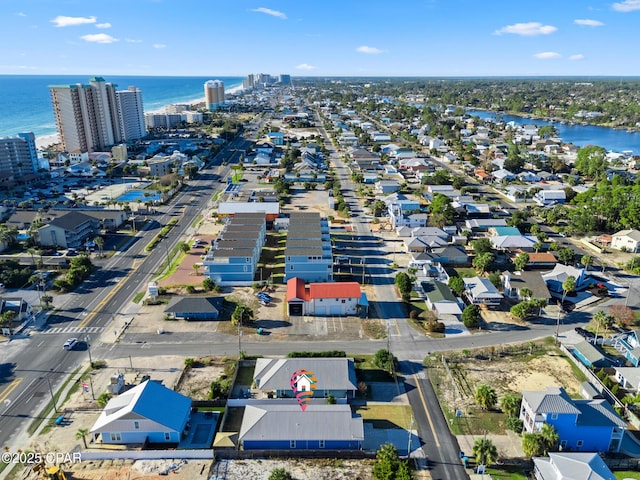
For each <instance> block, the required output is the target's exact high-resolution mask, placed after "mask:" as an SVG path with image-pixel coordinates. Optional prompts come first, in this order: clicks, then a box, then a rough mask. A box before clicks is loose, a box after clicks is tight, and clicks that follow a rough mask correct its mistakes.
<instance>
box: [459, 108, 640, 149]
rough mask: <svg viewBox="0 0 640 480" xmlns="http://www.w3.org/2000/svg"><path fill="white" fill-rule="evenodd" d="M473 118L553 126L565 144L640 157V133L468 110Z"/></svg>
mask: <svg viewBox="0 0 640 480" xmlns="http://www.w3.org/2000/svg"><path fill="white" fill-rule="evenodd" d="M466 112H467V113H468V114H469V115H471V116H478V117H480V118H482V119H492V120H496V117H498V119H499V121H501V122H505V123H508V122H514V123H515V124H516V125H531V124H533V125H536V126H538V127H542V126H544V125H553V126H554V127H556V128H557V129H558V136H559V137H560V138H562V141H563V142H564V143H573V144H575V145H578V146H580V147H584V146H586V145H598V146H600V147H603V148H605V149H606V150H610V151H613V152H627V153H631V154H633V155H640V132H628V131H626V130H617V129H614V128H607V127H597V126H593V125H579V124H574V125H569V124H567V123H560V122H556V121H548V120H542V119H538V118H526V117H518V116H515V115H503V114H498V115H496V114H495V113H493V112H489V111H486V110H467V111H466Z"/></svg>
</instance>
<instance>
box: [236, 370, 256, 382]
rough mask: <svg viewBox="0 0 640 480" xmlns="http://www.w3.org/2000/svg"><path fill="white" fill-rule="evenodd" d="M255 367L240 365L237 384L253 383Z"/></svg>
mask: <svg viewBox="0 0 640 480" xmlns="http://www.w3.org/2000/svg"><path fill="white" fill-rule="evenodd" d="M253 371H254V368H253V367H240V368H239V369H238V375H237V376H236V384H237V385H251V383H252V382H253Z"/></svg>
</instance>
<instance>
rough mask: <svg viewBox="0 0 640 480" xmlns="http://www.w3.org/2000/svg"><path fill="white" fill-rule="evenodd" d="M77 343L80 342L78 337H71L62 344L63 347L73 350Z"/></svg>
mask: <svg viewBox="0 0 640 480" xmlns="http://www.w3.org/2000/svg"><path fill="white" fill-rule="evenodd" d="M77 344H78V339H77V338H70V339H68V340H67V341H66V342H64V345H63V346H62V348H64V349H65V350H73V348H74V347H75V346H76V345H77Z"/></svg>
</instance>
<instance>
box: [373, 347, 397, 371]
mask: <svg viewBox="0 0 640 480" xmlns="http://www.w3.org/2000/svg"><path fill="white" fill-rule="evenodd" d="M395 362H396V359H395V357H394V356H393V355H391V353H390V352H389V351H388V350H385V349H380V350H378V351H377V352H376V353H375V355H374V356H373V364H374V365H375V366H376V367H378V368H380V369H382V370H385V371H387V372H392V371H393V366H394V364H395Z"/></svg>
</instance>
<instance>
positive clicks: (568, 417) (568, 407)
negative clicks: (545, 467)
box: [520, 387, 626, 452]
mask: <svg viewBox="0 0 640 480" xmlns="http://www.w3.org/2000/svg"><path fill="white" fill-rule="evenodd" d="M520 419H521V420H522V421H523V423H524V432H526V433H538V432H540V430H541V429H542V425H544V424H545V423H547V424H549V425H552V426H553V427H554V428H555V430H556V432H557V433H558V437H559V439H560V448H561V449H562V450H564V451H566V450H575V451H583V452H611V451H612V452H617V451H619V450H620V445H621V440H622V437H623V435H624V431H625V428H626V422H625V421H624V420H622V419H621V418H620V417H619V416H618V414H617V413H616V412H615V410H613V408H612V407H611V405H609V403H608V402H607V401H606V400H604V399H586V400H574V399H572V398H571V397H569V395H568V394H567V392H566V391H565V390H564V388H561V387H548V388H547V390H545V391H525V392H522V405H521V407H520Z"/></svg>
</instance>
